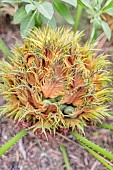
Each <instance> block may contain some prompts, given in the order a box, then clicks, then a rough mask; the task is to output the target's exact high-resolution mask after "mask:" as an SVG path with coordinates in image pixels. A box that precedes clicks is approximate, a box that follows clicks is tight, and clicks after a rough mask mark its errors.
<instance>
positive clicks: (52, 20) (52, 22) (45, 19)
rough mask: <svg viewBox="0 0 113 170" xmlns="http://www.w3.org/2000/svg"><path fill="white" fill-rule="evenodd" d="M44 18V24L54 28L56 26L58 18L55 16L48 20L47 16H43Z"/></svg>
mask: <svg viewBox="0 0 113 170" xmlns="http://www.w3.org/2000/svg"><path fill="white" fill-rule="evenodd" d="M42 20H43V22H44V24H47V25H50V26H51V27H52V28H56V20H55V17H52V19H51V20H48V19H47V18H45V17H42Z"/></svg>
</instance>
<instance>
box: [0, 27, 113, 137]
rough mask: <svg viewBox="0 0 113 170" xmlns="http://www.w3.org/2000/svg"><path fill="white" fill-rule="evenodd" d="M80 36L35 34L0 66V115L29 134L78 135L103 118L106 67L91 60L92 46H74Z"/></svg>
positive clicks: (44, 31) (107, 97)
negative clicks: (1, 98)
mask: <svg viewBox="0 0 113 170" xmlns="http://www.w3.org/2000/svg"><path fill="white" fill-rule="evenodd" d="M82 34H83V33H80V32H77V33H74V32H73V31H71V30H70V29H65V28H56V29H52V28H50V27H46V28H43V29H42V30H41V29H37V28H35V29H34V30H33V31H31V33H30V34H29V36H28V37H27V38H25V42H24V44H23V45H21V46H19V47H18V46H16V47H15V48H14V50H13V57H12V58H10V63H8V62H7V61H4V60H3V61H2V62H1V63H0V70H1V71H0V89H1V92H2V94H3V96H4V99H5V100H6V104H5V105H4V106H3V107H2V113H1V114H2V115H6V116H7V117H10V118H12V119H13V120H14V121H15V122H16V123H17V122H18V123H19V124H20V125H21V126H22V127H27V128H29V129H32V130H33V131H34V132H35V133H37V134H40V133H44V134H45V135H47V134H55V133H56V132H59V131H61V132H65V131H66V130H67V131H68V130H70V129H71V130H75V129H77V130H82V131H83V130H84V126H87V125H89V124H92V123H95V122H96V121H97V120H101V119H103V118H104V117H105V116H108V111H109V106H108V104H106V103H108V102H109V101H110V99H111V97H110V95H111V94H110V93H111V89H110V88H109V85H108V84H109V82H110V73H109V71H107V70H108V69H105V68H106V67H107V66H108V65H109V64H110V63H109V61H107V59H106V56H103V55H100V56H97V57H95V53H94V44H93V45H91V44H89V43H88V42H87V43H86V44H85V45H82V44H81V43H80V39H81V36H82Z"/></svg>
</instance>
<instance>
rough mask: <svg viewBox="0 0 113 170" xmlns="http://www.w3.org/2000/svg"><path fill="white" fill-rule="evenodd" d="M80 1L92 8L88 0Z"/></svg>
mask: <svg viewBox="0 0 113 170" xmlns="http://www.w3.org/2000/svg"><path fill="white" fill-rule="evenodd" d="M81 2H82V3H83V4H84V5H85V6H86V7H88V8H90V9H92V6H91V1H90V0H81Z"/></svg>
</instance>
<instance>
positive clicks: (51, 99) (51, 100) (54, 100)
mask: <svg viewBox="0 0 113 170" xmlns="http://www.w3.org/2000/svg"><path fill="white" fill-rule="evenodd" d="M48 100H49V101H50V102H52V103H55V102H56V99H55V98H49V99H48Z"/></svg>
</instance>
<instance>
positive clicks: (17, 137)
mask: <svg viewBox="0 0 113 170" xmlns="http://www.w3.org/2000/svg"><path fill="white" fill-rule="evenodd" d="M27 132H28V130H27V129H24V130H22V131H20V132H19V133H17V134H16V135H15V136H14V137H13V138H12V139H10V140H9V141H8V142H6V143H5V144H4V145H3V146H2V147H0V157H1V156H2V155H4V154H5V153H6V152H7V151H8V150H9V149H11V147H12V146H13V145H14V144H15V143H16V142H18V141H19V140H20V139H21V138H22V137H23V136H25V135H26V134H27Z"/></svg>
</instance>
